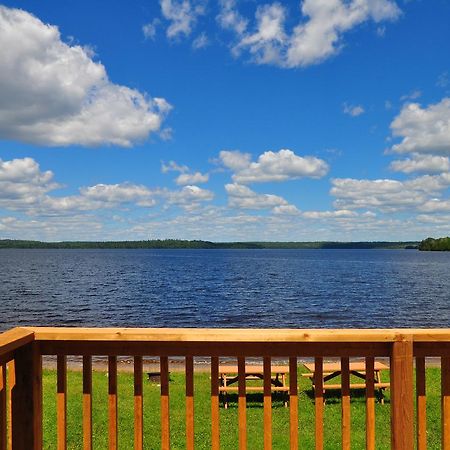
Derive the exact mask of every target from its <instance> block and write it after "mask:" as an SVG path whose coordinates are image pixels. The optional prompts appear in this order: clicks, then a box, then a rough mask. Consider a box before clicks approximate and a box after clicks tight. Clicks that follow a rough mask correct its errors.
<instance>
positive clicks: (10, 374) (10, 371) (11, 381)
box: [6, 360, 16, 449]
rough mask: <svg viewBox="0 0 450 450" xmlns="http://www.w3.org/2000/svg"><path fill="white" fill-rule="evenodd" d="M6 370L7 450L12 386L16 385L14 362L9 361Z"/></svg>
mask: <svg viewBox="0 0 450 450" xmlns="http://www.w3.org/2000/svg"><path fill="white" fill-rule="evenodd" d="M6 370H7V384H8V389H7V391H6V394H7V397H8V400H7V403H8V405H7V407H8V417H7V422H8V423H7V427H8V448H9V449H10V448H12V393H13V390H14V386H15V385H16V363H15V361H14V360H12V361H9V362H8V364H7V365H6Z"/></svg>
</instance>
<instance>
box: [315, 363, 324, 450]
mask: <svg viewBox="0 0 450 450" xmlns="http://www.w3.org/2000/svg"><path fill="white" fill-rule="evenodd" d="M314 364H315V372H314V399H315V413H316V419H315V439H316V450H323V358H322V357H316V358H315V359H314Z"/></svg>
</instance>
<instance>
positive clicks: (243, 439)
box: [238, 357, 247, 450]
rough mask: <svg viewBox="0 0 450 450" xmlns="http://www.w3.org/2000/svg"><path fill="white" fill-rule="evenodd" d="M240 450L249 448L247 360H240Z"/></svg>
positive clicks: (241, 358)
mask: <svg viewBox="0 0 450 450" xmlns="http://www.w3.org/2000/svg"><path fill="white" fill-rule="evenodd" d="M238 386H239V387H238V410H239V411H238V416H239V419H238V420H239V450H245V449H246V448H247V399H246V389H245V358H244V357H239V358H238Z"/></svg>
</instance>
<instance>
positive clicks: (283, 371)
mask: <svg viewBox="0 0 450 450" xmlns="http://www.w3.org/2000/svg"><path fill="white" fill-rule="evenodd" d="M288 373H289V366H272V367H271V378H270V383H271V386H272V388H271V391H272V392H282V393H285V400H284V406H285V407H287V399H288V392H289V385H288V384H287V383H286V375H287V374H288ZM238 380H239V377H238V366H232V365H220V366H219V394H220V395H221V397H222V400H223V406H224V408H225V409H226V408H228V398H227V393H228V392H238V390H239V387H238V386H232V385H233V384H235V383H237V382H238ZM245 380H246V382H247V380H251V381H252V380H253V381H255V380H264V367H263V366H262V365H246V366H245ZM245 390H246V392H264V386H262V385H260V386H253V385H252V386H246V388H245Z"/></svg>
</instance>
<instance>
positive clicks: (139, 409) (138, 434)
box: [133, 356, 144, 450]
mask: <svg viewBox="0 0 450 450" xmlns="http://www.w3.org/2000/svg"><path fill="white" fill-rule="evenodd" d="M142 373H143V365H142V356H135V357H134V369H133V374H134V448H135V450H143V448H144V410H143V408H144V400H143V390H142V388H143V384H142Z"/></svg>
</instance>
